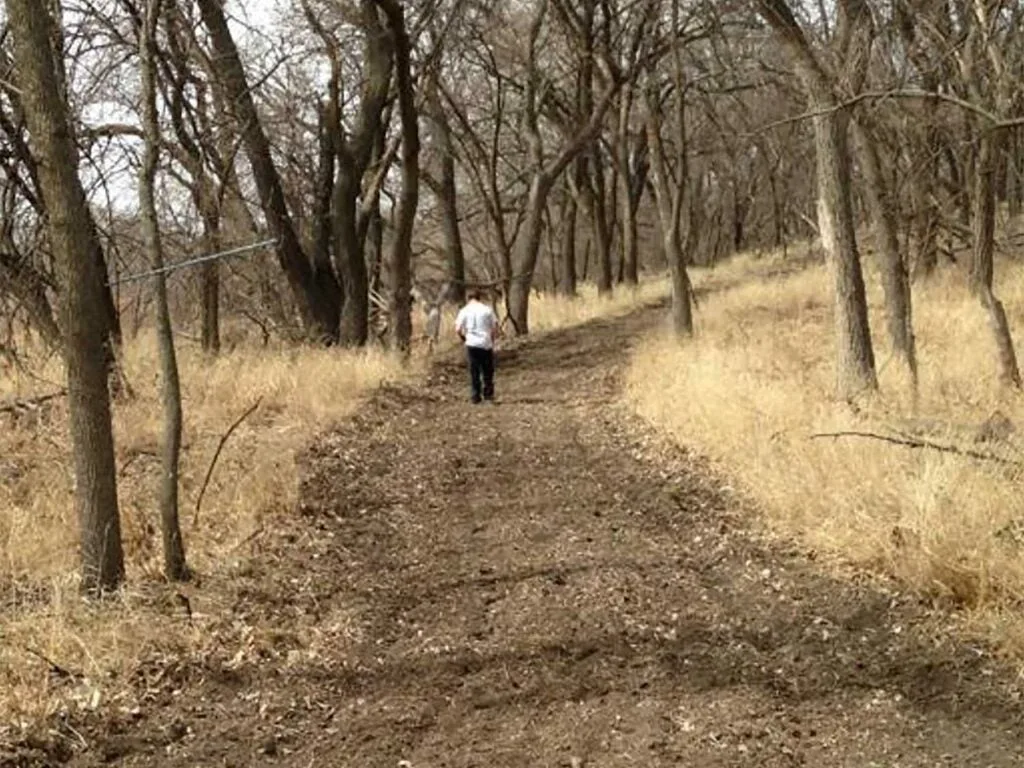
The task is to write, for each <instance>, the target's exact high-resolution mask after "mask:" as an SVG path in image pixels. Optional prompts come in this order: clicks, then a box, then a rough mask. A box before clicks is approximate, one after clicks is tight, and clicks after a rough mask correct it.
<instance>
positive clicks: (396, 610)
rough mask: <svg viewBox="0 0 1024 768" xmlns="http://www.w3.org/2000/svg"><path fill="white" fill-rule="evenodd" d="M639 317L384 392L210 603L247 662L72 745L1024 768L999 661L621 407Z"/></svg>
mask: <svg viewBox="0 0 1024 768" xmlns="http://www.w3.org/2000/svg"><path fill="white" fill-rule="evenodd" d="M656 316H657V313H655V312H651V311H647V312H643V313H639V314H637V315H635V316H633V317H630V318H627V319H626V320H622V321H615V322H599V323H594V324H591V325H589V326H587V327H584V328H580V329H576V330H572V331H569V332H565V333H561V334H557V335H553V336H550V337H548V338H545V339H541V340H538V341H536V342H533V343H532V344H530V345H527V346H524V347H523V348H522V349H520V350H519V351H518V354H516V356H515V357H514V358H513V359H510V360H508V361H507V362H505V363H504V364H503V365H502V366H501V368H500V369H499V372H498V388H499V397H500V400H501V404H500V405H498V406H496V407H488V406H472V405H470V404H469V403H467V402H466V397H465V396H466V392H465V390H466V387H465V384H464V375H463V372H462V369H461V367H460V366H458V365H456V364H454V363H450V364H447V365H442V366H439V367H438V368H437V370H436V371H435V373H434V374H433V375H432V379H431V382H430V383H429V385H427V386H425V387H421V388H415V389H404V388H395V389H389V390H386V391H384V392H382V393H381V394H380V395H379V396H378V397H376V398H375V400H374V401H373V403H372V404H371V406H370V407H369V408H367V409H366V410H365V412H364V413H363V414H362V415H361V416H360V417H359V418H357V419H356V420H355V421H353V422H352V423H351V424H349V425H347V426H346V427H345V428H344V429H342V430H341V431H339V432H337V433H335V434H332V435H331V436H329V437H328V438H326V439H325V440H323V441H322V442H321V443H320V444H319V445H317V446H316V448H315V449H314V450H313V451H312V452H311V453H310V456H309V457H308V461H309V476H308V479H307V480H306V482H305V483H304V488H303V498H304V506H303V516H304V519H303V521H302V522H301V523H300V524H297V525H296V526H295V530H294V531H292V532H291V533H290V534H289V535H288V536H287V537H286V538H282V539H275V540H271V541H269V542H266V543H265V544H264V545H263V546H264V552H263V555H262V559H261V565H260V567H259V568H256V569H253V570H252V571H251V572H250V573H249V574H248V576H247V579H246V582H245V584H244V586H243V588H241V589H239V591H238V594H237V599H236V601H235V604H234V605H232V606H225V608H224V610H225V611H228V612H229V613H230V616H231V617H232V620H233V621H239V622H244V621H250V622H252V623H255V624H262V625H269V626H272V627H275V628H276V629H274V630H273V631H264V632H262V633H260V635H259V636H258V637H253V638H252V640H251V643H250V644H249V645H248V646H245V647H241V648H239V649H238V651H237V655H236V656H235V659H236V660H237V659H249V660H250V661H244V660H243V661H239V663H238V664H237V665H232V664H224V663H218V664H214V663H212V662H211V664H210V665H208V668H206V669H204V670H202V671H201V673H197V672H194V671H193V672H187V671H182V672H181V682H180V684H178V686H177V687H178V692H177V693H174V692H171V693H168V694H160V695H155V696H154V700H153V701H152V702H151V703H150V704H149V705H148V708H147V710H146V711H145V713H144V714H142V715H141V716H140V715H136V716H135V717H136V719H135V720H134V721H133V720H130V719H127V718H126V719H125V720H124V721H123V722H121V723H120V724H113V725H108V727H107V731H106V732H105V733H104V734H103V735H95V736H90V738H96V739H97V743H96V744H95V745H94V747H93V748H92V749H90V750H89V751H88V752H86V753H84V754H82V755H81V756H79V757H78V758H76V759H75V762H76V764H78V765H94V764H99V763H101V762H102V761H103V760H104V759H105V760H106V761H107V762H108V763H115V764H121V765H161V766H239V767H241V766H249V765H263V764H267V765H271V764H274V765H282V766H297V767H298V766H301V767H302V768H310V767H312V766H353V767H355V766H359V767H360V768H368V767H370V766H385V767H387V768H398V767H399V766H403V767H406V768H407V767H408V766H411V767H412V768H438V767H440V766H450V767H454V766H459V767H465V768H468V767H469V766H481V767H484V766H502V767H503V766H524V767H525V766H531V767H533V766H595V767H596V766H670V765H671V766H700V767H703V766H746V765H749V766H764V767H765V768H769V767H771V766H794V765H807V766H850V767H851V768H853V767H854V766H856V767H857V768H868V767H869V766H877V767H878V768H895V767H896V766H900V767H901V768H909V767H911V766H940V765H941V766H946V765H955V766H979V767H980V766H1011V765H1024V725H1022V723H1024V720H1022V709H1021V707H1020V706H1019V705H1018V704H1017V703H1015V702H1017V701H1018V700H1019V691H1018V690H1017V689H1016V688H1015V687H1014V686H1013V684H1012V683H1011V682H1009V678H1008V677H1006V676H1005V675H1004V674H1003V673H1002V672H1000V671H999V670H998V669H997V668H996V665H995V664H994V663H993V662H992V661H991V660H990V659H988V658H987V657H986V656H984V655H983V654H981V653H980V652H978V651H972V650H971V649H967V648H961V647H957V646H956V645H955V644H953V643H951V642H944V641H942V640H941V637H942V636H941V634H939V633H937V632H935V631H934V625H933V622H932V621H931V620H928V619H927V618H926V616H925V614H924V612H923V610H922V609H921V608H919V607H917V606H915V605H914V604H913V603H912V602H911V601H908V600H906V599H902V598H899V597H894V596H890V595H886V594H883V593H881V592H880V591H878V590H877V588H873V587H869V586H866V585H862V586H858V585H855V584H849V583H838V582H835V581H832V580H830V579H829V578H827V577H825V576H822V575H820V574H818V573H817V572H816V570H815V568H814V565H813V564H812V563H809V562H808V561H806V560H805V559H801V557H800V556H799V555H798V554H795V553H786V552H782V551H779V550H778V549H777V548H770V547H767V546H766V545H763V544H760V543H758V542H757V540H756V539H755V537H753V536H752V535H750V534H748V533H746V532H745V531H744V528H743V525H742V518H741V516H739V515H738V514H737V513H735V512H731V511H729V510H728V509H727V508H726V504H725V503H724V502H723V501H722V497H721V495H720V494H719V493H717V492H716V490H715V487H714V481H712V480H711V479H708V477H707V476H706V473H704V472H701V471H700V470H699V469H698V468H697V465H696V464H695V463H694V462H692V461H689V460H687V459H686V457H684V456H682V455H681V454H673V453H671V452H666V451H665V449H664V447H663V446H661V445H660V444H659V442H658V441H657V440H655V439H654V438H653V436H652V435H650V434H649V433H648V432H647V431H645V430H644V429H643V428H642V427H641V426H640V425H639V424H637V423H636V422H635V421H634V420H633V419H631V418H630V417H629V416H628V415H627V414H625V413H624V412H623V411H622V409H621V407H620V406H618V405H617V404H616V401H617V398H618V395H619V375H620V369H621V367H622V364H623V363H624V362H625V359H626V353H627V348H628V345H629V343H630V341H631V340H632V339H633V338H635V337H636V335H637V334H638V333H640V332H642V331H643V330H645V329H647V328H649V327H650V326H651V325H652V324H653V323H654V322H655V318H656ZM254 617H256V618H259V621H256V620H255V618H254ZM231 650H232V649H227V650H226V652H225V654H226V655H230V654H228V651H231Z"/></svg>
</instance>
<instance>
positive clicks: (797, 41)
mask: <svg viewBox="0 0 1024 768" xmlns="http://www.w3.org/2000/svg"><path fill="white" fill-rule="evenodd" d="M846 5H847V6H850V5H856V8H852V7H846V8H844V10H845V11H847V12H850V11H853V10H856V12H857V13H856V14H855V15H856V17H857V18H856V19H855V20H854V21H856V22H857V23H858V24H864V25H867V24H870V18H869V17H868V16H867V15H866V14H867V10H866V8H865V7H864V6H863V4H861V3H858V4H851V3H849V2H848V3H846ZM758 6H759V8H760V11H761V15H762V16H763V17H764V19H765V21H767V22H768V23H769V24H770V25H771V26H772V28H773V29H774V30H775V32H776V34H777V35H778V38H779V40H780V42H781V43H782V45H783V47H784V48H786V50H787V51H788V53H789V55H790V56H791V58H792V59H793V62H794V64H795V65H796V68H797V71H798V73H799V75H800V78H801V80H803V83H804V87H805V89H806V91H807V95H808V99H809V101H810V106H811V108H812V110H813V111H814V112H815V117H814V119H813V123H814V150H815V161H816V166H817V177H818V206H817V207H818V230H819V232H820V233H821V241H822V246H823V247H824V249H825V254H826V257H827V260H828V264H829V268H830V270H831V272H832V279H833V284H834V298H835V323H836V346H837V350H836V353H837V354H836V358H837V391H838V395H839V397H841V398H843V399H845V400H848V401H849V400H853V399H854V398H855V397H857V396H859V395H861V394H862V393H864V392H866V391H871V390H875V389H877V387H878V380H877V377H876V375H875V355H874V350H873V349H872V347H871V331H870V327H869V325H868V308H867V297H866V292H865V289H864V275H863V273H862V271H861V264H860V253H859V251H858V249H857V233H856V221H855V218H854V213H853V201H852V197H851V192H850V189H851V176H852V173H851V160H850V147H849V120H850V111H849V108H848V107H847V108H843V107H840V106H839V104H838V103H837V97H836V94H835V92H834V88H833V86H834V84H833V83H832V82H831V81H830V79H829V76H828V75H827V74H826V72H825V70H824V69H823V68H822V66H821V64H820V62H819V61H818V60H817V58H816V56H815V54H814V51H813V49H812V47H811V43H810V42H809V40H808V39H807V37H806V36H805V34H804V32H803V30H802V29H801V27H800V24H799V23H798V22H797V20H796V17H795V16H794V15H793V12H792V11H791V10H790V8H789V5H788V4H787V3H786V2H785V0H758ZM866 30H867V27H866V26H865V28H864V29H858V30H857V31H858V32H859V33H860V32H863V31H866ZM849 39H850V40H851V41H853V43H852V46H853V47H851V48H849V49H848V50H847V51H845V52H844V53H843V55H844V56H846V57H847V59H849V61H847V62H846V63H845V66H846V67H847V68H849V69H850V70H851V71H854V72H855V71H858V70H859V71H860V72H861V74H863V73H864V72H866V68H864V67H862V65H863V64H864V63H865V62H866V54H867V53H868V51H869V50H870V41H869V38H868V39H865V36H864V35H863V34H856V35H851V36H850V37H849Z"/></svg>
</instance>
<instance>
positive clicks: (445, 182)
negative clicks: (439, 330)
mask: <svg viewBox="0 0 1024 768" xmlns="http://www.w3.org/2000/svg"><path fill="white" fill-rule="evenodd" d="M436 78H437V74H436V73H434V74H432V75H431V80H430V82H428V87H427V109H428V112H427V119H428V123H427V124H428V125H429V127H430V135H431V139H432V140H433V143H434V145H435V146H436V147H437V149H438V152H439V153H440V161H439V165H440V171H441V173H440V184H439V186H438V189H437V190H436V194H437V198H438V203H439V204H440V206H441V235H442V237H443V238H444V250H445V256H446V261H447V263H448V284H449V286H450V288H449V291H450V293H449V294H448V298H449V299H451V300H452V301H454V302H456V303H457V304H458V305H459V306H461V305H463V304H465V303H466V257H465V254H464V252H463V248H462V232H461V231H460V228H459V206H458V195H457V191H456V189H455V150H454V148H453V146H452V134H451V126H450V125H449V124H448V116H447V114H446V113H445V110H444V105H443V104H442V103H441V96H440V93H439V92H438V88H437V80H436Z"/></svg>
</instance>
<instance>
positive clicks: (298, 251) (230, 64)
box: [197, 0, 340, 341]
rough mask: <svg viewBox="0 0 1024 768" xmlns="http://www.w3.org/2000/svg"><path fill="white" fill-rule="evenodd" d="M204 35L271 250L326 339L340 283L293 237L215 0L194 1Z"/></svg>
mask: <svg viewBox="0 0 1024 768" xmlns="http://www.w3.org/2000/svg"><path fill="white" fill-rule="evenodd" d="M197 2H198V4H199V9H200V12H201V14H202V18H203V24H204V25H205V27H206V29H207V31H208V32H209V34H210V40H211V43H212V46H213V51H214V57H213V60H214V64H215V67H216V70H217V75H218V77H219V79H220V83H221V87H222V88H223V89H224V92H225V95H226V97H227V101H228V103H229V104H230V106H231V109H232V111H233V113H234V116H235V121H236V124H237V126H238V130H239V131H240V133H241V136H242V138H243V140H244V142H245V147H246V151H247V154H248V157H249V164H250V166H251V167H252V172H253V177H254V180H255V182H256V186H257V187H258V189H259V193H260V202H261V205H262V207H263V212H264V214H265V215H266V218H267V223H268V224H269V226H270V231H271V233H272V234H273V236H274V237H275V238H277V240H278V244H277V253H278V259H279V261H280V263H281V268H282V269H283V270H284V273H285V275H286V276H287V278H288V283H289V285H290V286H291V289H292V293H293V295H294V297H295V302H296V304H297V306H298V308H299V312H300V313H301V315H302V319H303V323H304V325H305V326H306V329H307V331H308V332H309V333H310V334H312V335H313V336H315V337H318V338H321V339H326V340H328V341H332V340H336V339H337V338H338V314H337V313H338V310H339V309H340V302H339V296H340V286H339V285H338V281H337V278H336V277H335V275H334V272H333V271H331V272H329V273H328V272H324V271H314V270H313V267H312V265H311V263H310V260H309V258H308V256H307V255H306V253H305V251H304V250H303V248H302V244H301V243H300V242H299V238H298V234H297V232H296V231H295V225H294V222H293V221H292V216H291V213H290V211H289V210H288V204H287V201H286V200H285V196H284V191H283V189H282V186H281V178H280V175H279V173H278V170H277V167H276V165H275V163H274V158H273V156H272V154H271V150H270V142H269V141H268V139H267V135H266V133H265V132H264V129H263V125H262V122H261V121H260V116H259V113H258V112H257V109H256V103H255V100H254V98H253V94H252V89H251V88H250V86H249V82H248V79H247V77H246V74H245V69H244V68H243V67H242V60H241V58H240V57H239V55H238V47H237V46H236V45H235V41H234V38H233V37H232V34H231V29H230V28H229V27H228V22H227V17H226V16H225V14H224V9H223V8H222V7H221V4H220V2H219V0H197Z"/></svg>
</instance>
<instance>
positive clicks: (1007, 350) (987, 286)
mask: <svg viewBox="0 0 1024 768" xmlns="http://www.w3.org/2000/svg"><path fill="white" fill-rule="evenodd" d="M1001 138H1002V131H998V132H997V131H992V130H988V131H987V132H985V133H984V134H983V135H982V136H981V138H980V139H979V143H980V147H979V149H978V158H977V161H976V167H975V171H974V190H973V191H974V213H973V216H972V218H973V222H974V251H973V259H972V262H971V274H970V285H971V291H972V292H973V293H974V295H975V296H977V297H978V300H979V301H980V302H981V306H982V308H983V309H984V310H985V312H986V314H987V316H988V322H989V326H990V327H991V329H992V335H993V337H994V339H995V342H996V349H997V350H998V356H999V378H1000V379H1001V380H1002V382H1003V383H1004V384H1007V385H1010V386H1012V387H1015V388H1020V386H1021V378H1020V369H1019V368H1018V365H1017V353H1016V351H1015V350H1014V346H1013V337H1012V335H1011V334H1010V324H1009V322H1008V321H1007V318H1006V310H1005V309H1004V308H1003V304H1002V302H1000V301H999V299H997V298H996V295H995V292H994V291H993V288H992V286H993V278H994V271H995V269H994V262H993V251H994V250H995V229H996V166H997V164H998V162H999V150H998V145H999V142H1000V139H1001Z"/></svg>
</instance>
